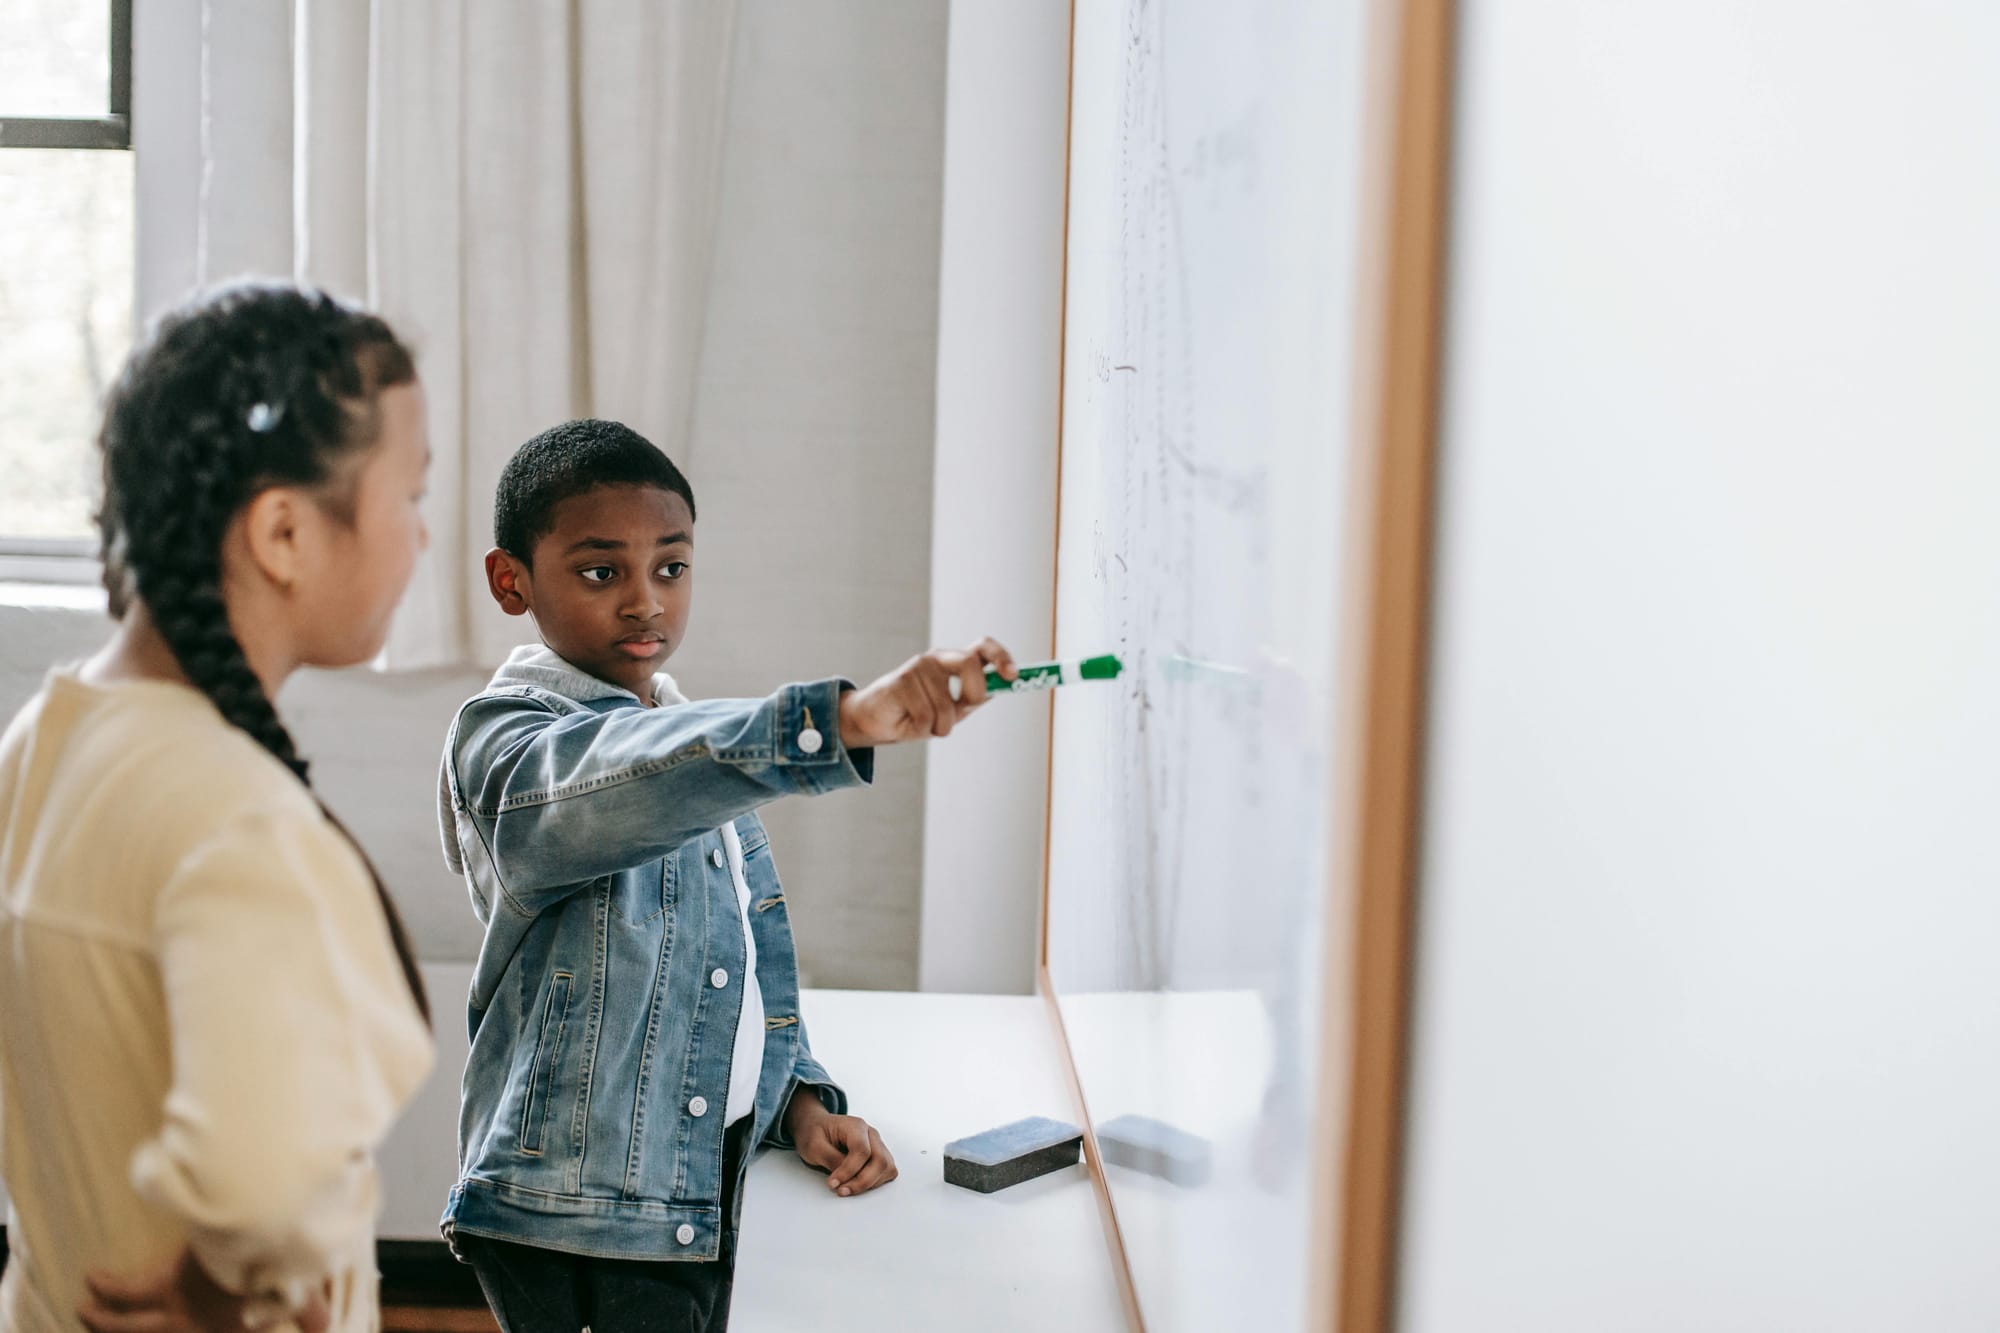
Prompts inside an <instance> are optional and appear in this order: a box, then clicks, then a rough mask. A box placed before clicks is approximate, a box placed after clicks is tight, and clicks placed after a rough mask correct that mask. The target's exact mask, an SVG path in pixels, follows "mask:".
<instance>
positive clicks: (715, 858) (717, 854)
mask: <svg viewBox="0 0 2000 1333" xmlns="http://www.w3.org/2000/svg"><path fill="white" fill-rule="evenodd" d="M708 863H709V864H710V865H712V866H714V867H715V868H716V869H717V870H720V869H722V849H721V848H720V847H718V848H716V849H715V850H714V851H712V852H710V853H709V854H708Z"/></svg>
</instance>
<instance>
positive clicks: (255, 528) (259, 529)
mask: <svg viewBox="0 0 2000 1333" xmlns="http://www.w3.org/2000/svg"><path fill="white" fill-rule="evenodd" d="M310 504H311V502H310V501H308V500H307V499H306V498H305V497H304V496H303V495H301V494H300V493H299V492H297V491H295V490H293V489H292V488H291V487H289V486H273V487H270V488H269V489H267V490H264V491H260V492H258V494H257V495H256V497H255V498H253V499H252V500H251V501H250V503H249V504H247V505H245V506H243V512H242V513H241V514H240V515H238V516H237V522H238V524H239V525H240V527H241V531H242V533H243V544H244V546H245V547H246V548H247V549H248V551H249V553H250V563H251V564H252V565H253V566H255V568H256V569H257V570H258V572H260V573H261V574H263V576H264V577H265V578H266V579H267V580H269V581H270V582H271V583H272V584H274V585H276V586H277V588H278V589H279V591H281V592H290V591H291V590H292V587H293V585H295V584H296V583H298V581H299V579H300V577H301V576H302V575H303V574H304V573H305V564H306V551H305V545H306V541H307V535H306V533H305V531H304V525H305V524H306V523H308V522H310V521H311V518H312V517H313V516H311V515H308V514H307V513H306V512H305V511H306V510H307V509H308V508H309V507H310Z"/></svg>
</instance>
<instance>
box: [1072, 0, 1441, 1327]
mask: <svg viewBox="0 0 2000 1333" xmlns="http://www.w3.org/2000/svg"><path fill="white" fill-rule="evenodd" d="M1456 8H1457V6H1456V0H1372V3H1371V4H1370V6H1369V15H1368V31H1369V60H1368V62H1367V68H1368V70H1369V71H1370V75H1371V85H1370V87H1369V89H1368V91H1367V99H1368V100H1367V106H1366V109H1365V111H1364V117H1365V119H1364V129H1363V133H1364V143H1365V145H1366V151H1365V153H1364V175H1363V200H1364V207H1365V210H1366V215H1365V217H1364V221H1363V228H1362V242H1361V251H1360V268H1361V274H1362V280H1361V283H1360V289H1361V300H1360V304H1359V308H1358V310H1357V312H1356V314H1357V319H1358V321H1359V330H1358V336H1357V337H1356V339H1355V343H1354V348H1355V367H1354V375H1355V378H1354V384H1353V391H1354V402H1355V405H1356V407H1355V417H1354V435H1353V438H1354V440H1355V442H1356V447H1355V450H1354V459H1353V467H1352V471H1351V473H1350V476H1349V479H1348V481H1349V490H1348V496H1349V519H1350V521H1349V527H1348V531H1349V534H1350V538H1349V541H1350V545H1349V548H1348V550H1347V552H1346V553H1345V561H1346V570H1347V571H1348V572H1347V574H1346V575H1345V577H1344V580H1343V583H1344V593H1345V600H1344V608H1345V610H1344V613H1343V617H1342V621H1343V623H1342V626H1341V639H1340V642H1341V643H1343V644H1350V645H1357V647H1358V651H1354V652H1349V653H1344V654H1341V655H1340V657H1339V659H1337V660H1340V661H1341V662H1342V663H1343V667H1342V679H1341V699H1340V718H1341V722H1340V726H1341V731H1340V734H1341V735H1342V736H1343V737H1346V738H1348V740H1347V742H1346V744H1345V746H1344V747H1343V749H1342V751H1341V754H1340V758H1339V761H1338V769H1339V771H1338V772H1337V773H1336V780H1335V783H1334V794H1333V798H1332V809H1331V810H1330V811H1329V812H1328V813H1329V820H1328V825H1329V827H1330V828H1331V829H1332V830H1333V838H1334V842H1333V846H1332V849H1331V852H1332V854H1331V856H1330V857H1329V860H1328V865H1329V875H1328V883H1327V885H1326V892H1327V899H1326V900H1327V902H1328V904H1329V910H1328V911H1327V913H1326V916H1327V920H1326V923H1325V929H1326V933H1325V947H1324V949H1323V950H1322V953H1321V957H1322V959H1324V960H1326V961H1328V962H1331V961H1332V960H1334V959H1336V958H1340V957H1343V956H1345V957H1346V958H1347V960H1348V962H1349V968H1348V974H1347V984H1346V985H1345V986H1341V985H1328V986H1326V987H1324V989H1323V995H1322V1006H1323V1007H1322V1015H1321V1027H1320V1034H1321V1037H1320V1039H1321V1046H1322V1059H1321V1061H1320V1084H1319V1097H1318V1107H1319V1111H1320V1114H1319V1116H1318V1121H1319V1122H1320V1123H1321V1124H1330V1125H1334V1126H1338V1127H1339V1130H1340V1132H1339V1133H1338V1134H1332V1135H1328V1136H1326V1138H1325V1139H1323V1140H1322V1143H1321V1148H1320V1151H1319V1152H1318V1153H1317V1154H1316V1157H1315V1161H1314V1162H1313V1164H1312V1170H1313V1179H1312V1196H1313V1217H1312V1227H1313V1244H1312V1246H1311V1250H1310V1252H1311V1253H1315V1254H1318V1255H1321V1256H1324V1260H1325V1261H1324V1262H1322V1263H1319V1264H1316V1265H1313V1267H1312V1272H1311V1279H1310V1282H1311V1285H1310V1288H1309V1291H1308V1305H1307V1328H1308V1329H1310V1330H1313V1331H1314V1333H1390V1330H1391V1328H1392V1327H1393V1322H1394V1318H1395V1309H1394V1305H1395V1266H1396V1249H1397V1232H1398V1226H1399V1221H1400V1205H1401V1198H1400V1195H1401V1184H1402V1175H1403V1124H1404V1118H1405V1109H1406V1108H1405V1105H1404V1094H1405V1087H1406V1082H1407V1078H1406V1068H1405V1066H1406V1052H1407V1048H1408V1040H1409V1021H1408V1020H1409V994H1410V976H1409V974H1410V958H1411V946H1412V939H1413V922H1414V916H1415V911H1414V909H1415V902H1416V871H1417V846H1418V826H1419V818H1420V804H1421V759H1422V751H1423V721H1424V715H1425V712H1426V709H1425V687H1426V678H1427V665H1428V657H1429V641H1428V640H1429V635H1428V630H1429V600H1430V580H1431V565H1432V548H1433V534H1432V511H1433V495H1434V491H1435V474H1436V462H1435V460H1436V452H1437V431H1438V421H1437V415H1438V391H1439V381H1440V375H1439V352H1440V344H1441V340H1442V325H1443V305H1444V255H1445V207H1446V201H1447V191H1448V186H1449V174H1450V172H1449V157H1450V119H1451V91H1452V51H1453V42H1454V28H1455V20H1456ZM1075 86H1076V4H1075V0H1072V3H1071V5H1070V28H1069V73H1068V81H1067V86H1066V88H1065V94H1064V95H1065V99H1066V100H1067V101H1068V102H1069V104H1070V111H1069V115H1068V116H1067V117H1066V122H1073V117H1074V100H1073V99H1074V92H1075ZM1070 142H1071V129H1070V128H1069V127H1068V124H1066V127H1065V130H1064V139H1063V240H1062V247H1063V261H1062V299H1061V300H1060V301H1059V302H1058V309H1059V311H1060V313H1059V315H1058V318H1059V320H1060V321H1061V327H1060V328H1059V329H1058V331H1057V337H1056V349H1057V350H1056V355H1057V360H1058V366H1057V373H1056V494H1055V518H1056V522H1055V533H1056V536H1055V550H1054V552H1053V553H1052V555H1051V559H1050V578H1051V581H1052V583H1054V582H1055V581H1056V580H1058V578H1059V572H1058V571H1059V570H1060V567H1061V566H1060V557H1061V550H1062V471H1063V469H1062V463H1063V444H1064V440H1063V432H1064V427H1065V422H1064V413H1063V409H1064V405H1065V403H1064V394H1065V388H1066V385H1065V376H1066V374H1067V370H1068V356H1067V352H1068V347H1067V340H1068V335H1069V215H1070V207H1069V193H1070V172H1071V169H1072V165H1073V164H1072V161H1071V156H1070ZM1057 608H1058V602H1057V597H1056V596H1055V595H1054V594H1052V595H1051V597H1050V599H1049V643H1050V648H1051V650H1052V651H1053V650H1054V647H1055V644H1056V630H1057V623H1056V622H1057V614H1058V609H1057ZM1047 706H1048V709H1049V715H1048V753H1047V773H1046V785H1045V789H1044V805H1043V814H1042V892H1041V910H1040V920H1039V922H1038V929H1037V936H1038V956H1037V959H1036V967H1035V985H1036V989H1037V990H1038V991H1039V992H1040V993H1041V995H1042V998H1043V1000H1044V1002H1045V1003H1046V1005H1047V1007H1048V1012H1049V1019H1050V1023H1051V1025H1052V1026H1053V1028H1054V1032H1055V1036H1056V1042H1057V1046H1058V1049H1059V1051H1060V1053H1061V1056H1062V1062H1063V1066H1064V1070H1065V1072H1066V1074H1067V1076H1068V1079H1069V1083H1070V1087H1071V1089H1072V1092H1073V1095H1074V1097H1075V1100H1076V1108H1077V1113H1078V1117H1079V1119H1080V1121H1081V1123H1082V1126H1083V1144H1084V1159H1085V1162H1086V1164H1087V1166H1088V1169H1089V1172H1090V1176H1091V1181H1092V1185H1093V1187H1094V1188H1095V1190H1096V1192H1097V1199H1098V1204H1099V1207H1100V1210H1101V1213H1102V1217H1103V1222H1104V1232H1105V1239H1106V1242H1107V1245H1108V1247H1109V1249H1110V1253H1111V1259H1112V1262H1113V1267H1114V1270H1115V1275H1116V1278H1117V1281H1118V1290H1119V1297H1120V1299H1121V1301H1122V1302H1123V1304H1124V1307H1125V1316H1126V1319H1127V1321H1128V1322H1129V1324H1130V1326H1131V1328H1132V1330H1133V1333H1144V1330H1145V1320H1144V1318H1143V1316H1142V1315H1141V1313H1140V1309H1139V1300H1138V1292H1137V1289H1136V1287H1135V1286H1134V1284H1133V1280H1132V1265H1131V1261H1130V1259H1129V1257H1128V1255H1127V1253H1126V1250H1125V1242H1124V1234H1123V1232H1122V1230H1121V1229H1120V1227H1119V1224H1118V1209H1117V1205H1116V1202H1115V1201H1114V1200H1113V1199H1112V1197H1111V1190H1110V1186H1109V1184H1108V1183H1107V1182H1106V1180H1105V1176H1104V1163H1103V1158H1102V1156H1101V1155H1100V1153H1099V1150H1098V1145H1097V1135H1096V1129H1095V1126H1094V1125H1093V1124H1092V1122H1091V1119H1090V1111H1089V1106H1088V1104H1087V1102H1086V1100H1085V1098H1084V1091H1083V1082H1082V1079H1081V1078H1080V1077H1079V1075H1078V1072H1077V1068H1076V1061H1075V1057H1074V1054H1073V1053H1072V1051H1071V1048H1070V1044H1069V1038H1068V1034H1067V1031H1066V1029H1065V1027H1064V1024H1063V1016H1062V1006H1061V1002H1060V1000H1059V998H1058V997H1057V994H1056V989H1055V983H1054V979H1053V978H1052V977H1051V976H1050V974H1049V857H1050V834H1051V832H1052V824H1053V817H1054V794H1055V701H1054V699H1053V697H1051V698H1050V699H1049V701H1048V704H1047ZM1336 1108H1338V1109H1339V1110H1340V1111H1341V1114H1339V1115H1337V1116H1336V1115H1333V1114H1331V1113H1332V1112H1333V1111H1334V1110H1335V1109H1336Z"/></svg>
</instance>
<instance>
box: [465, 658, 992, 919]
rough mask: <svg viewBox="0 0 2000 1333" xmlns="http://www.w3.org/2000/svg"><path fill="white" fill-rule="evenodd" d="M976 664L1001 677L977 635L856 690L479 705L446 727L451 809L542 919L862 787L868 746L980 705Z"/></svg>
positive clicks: (941, 731)
mask: <svg viewBox="0 0 2000 1333" xmlns="http://www.w3.org/2000/svg"><path fill="white" fill-rule="evenodd" d="M989 665H991V666H993V667H995V668H996V669H998V670H1001V671H1002V672H1003V673H1011V672H1012V671H1013V661H1012V659H1011V658H1010V657H1009V656H1008V655H1007V652H1006V650H1005V649H1003V648H1001V647H1000V646H999V645H998V644H996V643H994V642H993V641H992V640H990V639H989V640H986V641H984V642H982V643H980V644H977V645H975V646H974V647H973V648H972V649H970V650H967V651H964V652H956V651H951V650H936V651H933V652H929V653H925V654H923V655H922V656H920V657H915V658H912V659H911V660H910V661H909V662H906V663H904V664H903V665H902V666H901V667H899V668H897V669H896V670H895V671H892V672H890V673H889V674H888V675H886V676H883V677H882V678H881V679H879V680H876V681H874V682H872V683H871V684H869V685H867V686H865V687H863V688H861V689H858V690H857V689H855V688H853V687H852V686H850V685H848V684H847V683H846V682H845V681H840V680H826V681H820V682H817V683H814V684H808V685H787V686H786V687H784V688H783V689H781V690H779V691H778V692H777V693H776V694H773V695H771V696H770V697H769V698H765V699H717V700H704V701H701V702H697V703H690V704H677V705H673V706H670V707H665V708H648V709H638V708H620V709H615V710H613V711H611V712H608V713H596V712H588V711H585V712H577V713H558V712H556V711H555V710H554V709H552V708H550V707H548V706H547V705H545V704H542V703H540V702H538V701H536V700H535V699H534V698H533V697H532V696H525V695H495V696H485V697H481V698H479V699H475V700H474V701H473V702H472V703H470V704H468V705H466V707H465V708H464V709H463V710H462V711H461V712H460V714H459V718H458V721H457V723H456V725H455V727H454V731H453V738H452V743H451V761H452V765H453V768H454V800H455V801H457V802H459V803H460V804H462V806H463V807H464V810H465V812H466V813H469V814H470V815H471V817H472V822H473V824H474V825H475V826H476V828H477V832H478V836H479V837H480V839H481V840H482V841H483V842H484V843H485V847H486V850H487V853H488V854H489V855H490V856H491V858H492V861H493V865H494V869H495V871H496V872H497V875H498V878H499V880H500V883H501V886H502V887H503V888H504V890H505V892H506V894H507V895H508V897H509V898H510V899H512V901H513V905H514V906H515V908H516V909H517V910H520V911H524V912H535V911H540V910H542V909H544V908H546V907H548V906H550V905H551V904H552V903H553V902H555V901H558V900H560V898H561V897H562V896H564V895H565V894H567V893H568V892H571V891H573V890H574V888H575V887H576V886H577V885H579V884H583V883H588V882H590V881H591V880H594V879H596V878H598V877H600V876H603V875H608V874H612V873H614V872H616V871H619V870H624V869H627V868H629V867H631V866H635V865H641V864H644V863H645V862H647V861H651V860H656V859H658V858H660V857H662V856H665V855H667V854H668V853H670V852H672V851H673V850H674V849H675V848H677V847H680V846H681V845H682V844H684V843H686V842H688V841H689V840H690V839H693V838H696V837H699V836H701V834H703V833H705V832H707V831H708V830H709V829H712V828H717V827H720V826H721V825H723V824H725V823H728V822H730V821H732V820H735V819H736V818H738V817H740V816H742V815H745V814H748V813H750V812H751V811H752V810H755V809H756V808H757V807H758V806H761V805H765V804H768V803H769V802H771V801H773V800H776V799H777V798H778V797H781V796H790V795H818V794H820V793H822V792H828V791H834V790H837V789H839V788H841V787H848V786H854V785H857V784H862V783H866V782H868V781H870V780H871V779H872V777H873V774H874V756H873V754H872V753H871V747H873V746H876V745H887V744H894V743H896V742H899V741H907V740H918V739H922V738H924V737H926V736H942V735H945V734H947V733H948V732H950V730H951V728H952V726H953V725H954V724H955V723H957V722H958V721H959V720H960V719H962V718H964V717H965V715H966V714H968V713H970V712H971V711H972V710H973V709H974V708H976V707H977V706H978V705H979V704H980V703H981V702H983V701H984V699H985V697H986V683H985V670H986V667H987V666H989ZM954 676H956V677H958V679H959V681H960V692H961V696H962V697H961V698H960V699H958V700H954V699H952V698H951V696H950V686H949V683H948V682H949V681H950V680H951V679H952V677H954Z"/></svg>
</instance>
